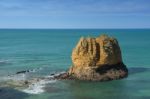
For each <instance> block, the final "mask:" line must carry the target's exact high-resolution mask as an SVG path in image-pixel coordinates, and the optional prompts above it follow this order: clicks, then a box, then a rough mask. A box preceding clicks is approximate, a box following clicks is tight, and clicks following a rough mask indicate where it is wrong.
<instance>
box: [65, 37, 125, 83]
mask: <svg viewBox="0 0 150 99" xmlns="http://www.w3.org/2000/svg"><path fill="white" fill-rule="evenodd" d="M72 63H73V64H72V66H71V68H70V69H69V71H68V74H67V75H68V77H69V78H72V79H78V80H89V81H108V80H116V79H121V78H124V77H127V75H128V69H127V68H126V66H125V65H124V63H123V61H122V55H121V50H120V46H119V44H118V41H117V39H115V38H113V37H109V36H107V35H101V36H99V37H97V38H91V37H88V38H84V37H82V38H81V39H80V40H79V42H78V44H77V45H76V47H75V48H74V49H73V52H72Z"/></svg>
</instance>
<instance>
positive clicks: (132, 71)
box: [128, 67, 150, 75]
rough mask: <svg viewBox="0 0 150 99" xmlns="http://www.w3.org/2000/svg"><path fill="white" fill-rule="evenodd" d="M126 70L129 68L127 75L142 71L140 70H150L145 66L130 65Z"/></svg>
mask: <svg viewBox="0 0 150 99" xmlns="http://www.w3.org/2000/svg"><path fill="white" fill-rule="evenodd" d="M128 70H129V75H130V74H137V73H142V72H150V68H145V67H132V68H129V69H128Z"/></svg>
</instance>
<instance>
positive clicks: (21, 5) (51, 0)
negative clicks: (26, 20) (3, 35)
mask: <svg viewBox="0 0 150 99" xmlns="http://www.w3.org/2000/svg"><path fill="white" fill-rule="evenodd" d="M0 13H1V14H0V16H52V15H126V14H129V15H150V1H148V0H1V1H0Z"/></svg>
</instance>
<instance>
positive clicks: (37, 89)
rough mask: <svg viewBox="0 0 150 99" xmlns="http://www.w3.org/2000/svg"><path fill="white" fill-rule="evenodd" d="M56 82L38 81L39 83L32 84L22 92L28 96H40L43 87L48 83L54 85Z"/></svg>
mask: <svg viewBox="0 0 150 99" xmlns="http://www.w3.org/2000/svg"><path fill="white" fill-rule="evenodd" d="M54 82H56V80H40V81H39V82H36V83H32V84H31V85H29V87H28V88H27V89H24V90H23V92H25V93H28V94H40V93H43V92H44V87H45V85H46V84H48V83H54Z"/></svg>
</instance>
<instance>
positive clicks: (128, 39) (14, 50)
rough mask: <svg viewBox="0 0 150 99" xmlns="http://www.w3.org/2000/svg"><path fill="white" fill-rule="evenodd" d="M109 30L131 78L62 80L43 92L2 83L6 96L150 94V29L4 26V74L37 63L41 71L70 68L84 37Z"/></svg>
mask: <svg viewBox="0 0 150 99" xmlns="http://www.w3.org/2000/svg"><path fill="white" fill-rule="evenodd" d="M104 33H105V34H108V35H110V36H114V37H116V38H117V39H118V41H119V44H120V46H121V49H122V56H123V60H124V63H125V64H126V65H127V67H128V68H129V77H128V78H126V79H123V80H116V81H110V82H82V81H56V82H55V83H51V84H48V85H47V87H46V89H45V90H46V91H45V92H44V93H42V94H37V95H32V94H26V93H23V92H20V91H18V90H15V89H12V88H0V96H2V97H3V99H11V98H12V97H13V98H12V99H14V98H15V99H108V98H109V99H149V98H150V84H149V82H150V77H149V76H150V52H149V51H150V29H70V30H69V29H68V30H67V29H52V30H50V29H45V30H44V29H43V30H42V29H32V30H27V29H26V30H25V29H20V30H17V29H16V30H15V29H14V30H11V29H1V30H0V77H4V76H7V75H11V74H15V73H16V72H17V71H21V70H28V69H36V68H42V70H41V71H39V72H36V73H35V75H36V76H45V75H48V74H50V73H54V72H61V71H66V70H67V69H68V68H69V67H70V65H71V52H72V49H73V48H74V47H75V45H76V43H77V41H78V40H79V38H80V37H81V36H85V37H88V36H93V37H96V36H99V35H100V34H104ZM18 94H20V95H18ZM8 96H10V97H8Z"/></svg>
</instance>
